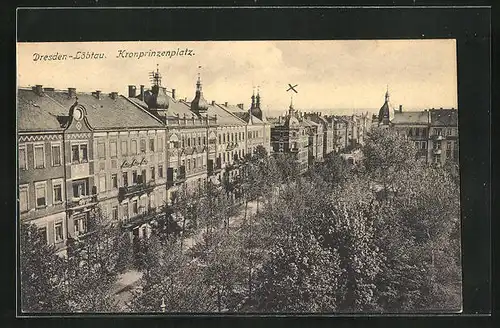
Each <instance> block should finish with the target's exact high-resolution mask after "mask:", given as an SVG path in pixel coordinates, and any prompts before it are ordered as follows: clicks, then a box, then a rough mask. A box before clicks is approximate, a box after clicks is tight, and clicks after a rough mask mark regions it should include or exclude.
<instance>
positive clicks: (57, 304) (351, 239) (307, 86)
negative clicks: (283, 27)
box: [17, 39, 462, 314]
mask: <svg viewBox="0 0 500 328" xmlns="http://www.w3.org/2000/svg"><path fill="white" fill-rule="evenodd" d="M456 50H457V47H456V42H455V40H451V39H450V40H448V39H439V40H438V39H436V40H432V39H426V40H349V41H340V40H328V41H326V40H325V41H300V40H297V41H272V40H269V41H204V42H93V43H92V42H60V43H18V44H17V79H18V80H17V82H18V83H17V84H18V85H17V141H18V144H17V149H18V158H17V162H18V183H19V186H18V187H19V188H18V191H19V193H18V227H19V229H20V232H19V266H20V272H21V274H20V279H19V281H18V286H19V288H20V307H21V309H20V310H21V312H22V313H24V314H36V313H52V314H57V313H59V314H61V313H137V314H140V313H211V314H221V313H254V314H258V313H259V314H261V313H266V314H279V313H322V314H339V313H431V312H432V313H436V312H439V313H457V312H460V311H461V309H462V267H461V249H460V245H461V241H460V236H461V231H460V226H461V221H460V179H459V162H458V159H459V156H458V155H459V130H458V115H459V114H458V102H457V54H456Z"/></svg>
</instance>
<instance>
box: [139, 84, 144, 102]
mask: <svg viewBox="0 0 500 328" xmlns="http://www.w3.org/2000/svg"><path fill="white" fill-rule="evenodd" d="M140 99H141V100H142V101H144V85H143V84H141V94H140Z"/></svg>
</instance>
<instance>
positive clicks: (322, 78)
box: [17, 40, 457, 114]
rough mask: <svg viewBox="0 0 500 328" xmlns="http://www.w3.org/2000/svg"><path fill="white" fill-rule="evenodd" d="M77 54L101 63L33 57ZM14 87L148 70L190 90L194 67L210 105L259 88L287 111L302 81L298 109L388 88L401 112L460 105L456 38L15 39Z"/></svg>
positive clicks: (370, 97)
mask: <svg viewBox="0 0 500 328" xmlns="http://www.w3.org/2000/svg"><path fill="white" fill-rule="evenodd" d="M178 48H180V49H185V48H189V49H192V50H193V54H194V55H192V56H174V57H172V58H168V57H161V58H158V57H143V58H140V59H137V58H116V57H117V55H118V50H126V51H130V52H134V51H145V52H147V51H149V50H150V49H151V50H160V51H163V50H177V49H178ZM77 51H84V52H85V51H89V52H96V53H104V54H105V56H106V58H105V59H93V60H84V59H78V60H77V59H74V60H72V59H67V60H61V61H40V60H38V61H34V60H33V59H34V54H35V53H39V54H47V55H51V54H55V53H59V54H67V55H73V56H75V55H76V53H77ZM17 54H18V85H19V86H21V87H23V86H28V87H29V86H33V85H36V84H42V85H43V86H44V87H54V88H56V89H66V88H68V87H76V88H77V91H88V92H90V91H95V90H102V91H103V92H111V91H118V92H120V93H122V94H127V89H128V87H127V86H128V85H129V84H135V85H137V86H138V88H139V85H140V84H144V85H146V86H149V85H150V82H149V77H148V73H149V72H150V71H153V70H156V65H157V64H158V67H159V69H160V73H161V74H162V76H163V80H162V85H163V86H166V87H167V88H168V89H171V88H175V89H176V93H177V95H178V97H180V98H184V97H187V99H188V100H191V99H192V98H193V96H194V90H195V83H196V77H197V72H198V70H199V68H198V67H199V66H202V68H201V69H200V71H201V76H202V82H203V91H204V95H205V98H206V99H207V100H208V101H212V100H215V101H216V102H220V103H223V102H225V101H228V102H229V103H232V104H237V103H244V104H245V106H246V107H247V106H248V105H249V104H250V96H251V94H252V88H253V87H257V86H259V87H260V92H261V96H262V102H263V105H264V109H266V110H267V111H270V114H275V113H276V112H284V111H286V109H287V108H288V106H289V104H290V95H291V94H290V91H289V92H287V91H286V90H287V88H288V83H291V84H292V85H295V84H298V87H297V91H298V94H295V95H294V99H293V102H294V105H295V108H297V109H300V110H303V111H308V110H321V111H324V110H325V109H328V110H329V109H334V110H335V109H337V110H338V112H342V111H343V112H345V111H346V109H348V110H349V111H351V112H352V111H353V110H354V109H357V110H365V109H377V108H380V106H382V104H383V102H384V93H385V91H386V87H387V85H388V86H389V92H390V95H391V102H392V104H393V106H395V107H397V106H398V105H399V104H402V105H403V108H406V109H416V110H420V109H425V108H431V107H434V108H439V107H454V108H457V71H456V67H457V64H456V43H455V40H383V41H382V40H373V41H371V40H367V41H357V40H356V41H237V42H226V41H217V42H106V43H104V42H99V43H18V48H17Z"/></svg>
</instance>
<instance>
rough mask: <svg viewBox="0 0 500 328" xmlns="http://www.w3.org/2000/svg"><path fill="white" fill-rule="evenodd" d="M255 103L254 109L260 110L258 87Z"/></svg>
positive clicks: (258, 88)
mask: <svg viewBox="0 0 500 328" xmlns="http://www.w3.org/2000/svg"><path fill="white" fill-rule="evenodd" d="M255 99H256V101H255V107H257V108H258V109H260V87H259V86H257V96H256V98H255Z"/></svg>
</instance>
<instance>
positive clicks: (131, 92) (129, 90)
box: [128, 85, 136, 98]
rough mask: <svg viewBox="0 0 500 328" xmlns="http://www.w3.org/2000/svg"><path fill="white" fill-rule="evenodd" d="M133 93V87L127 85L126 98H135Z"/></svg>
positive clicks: (134, 89)
mask: <svg viewBox="0 0 500 328" xmlns="http://www.w3.org/2000/svg"><path fill="white" fill-rule="evenodd" d="M135 91H136V88H135V85H129V86H128V96H129V98H135Z"/></svg>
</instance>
